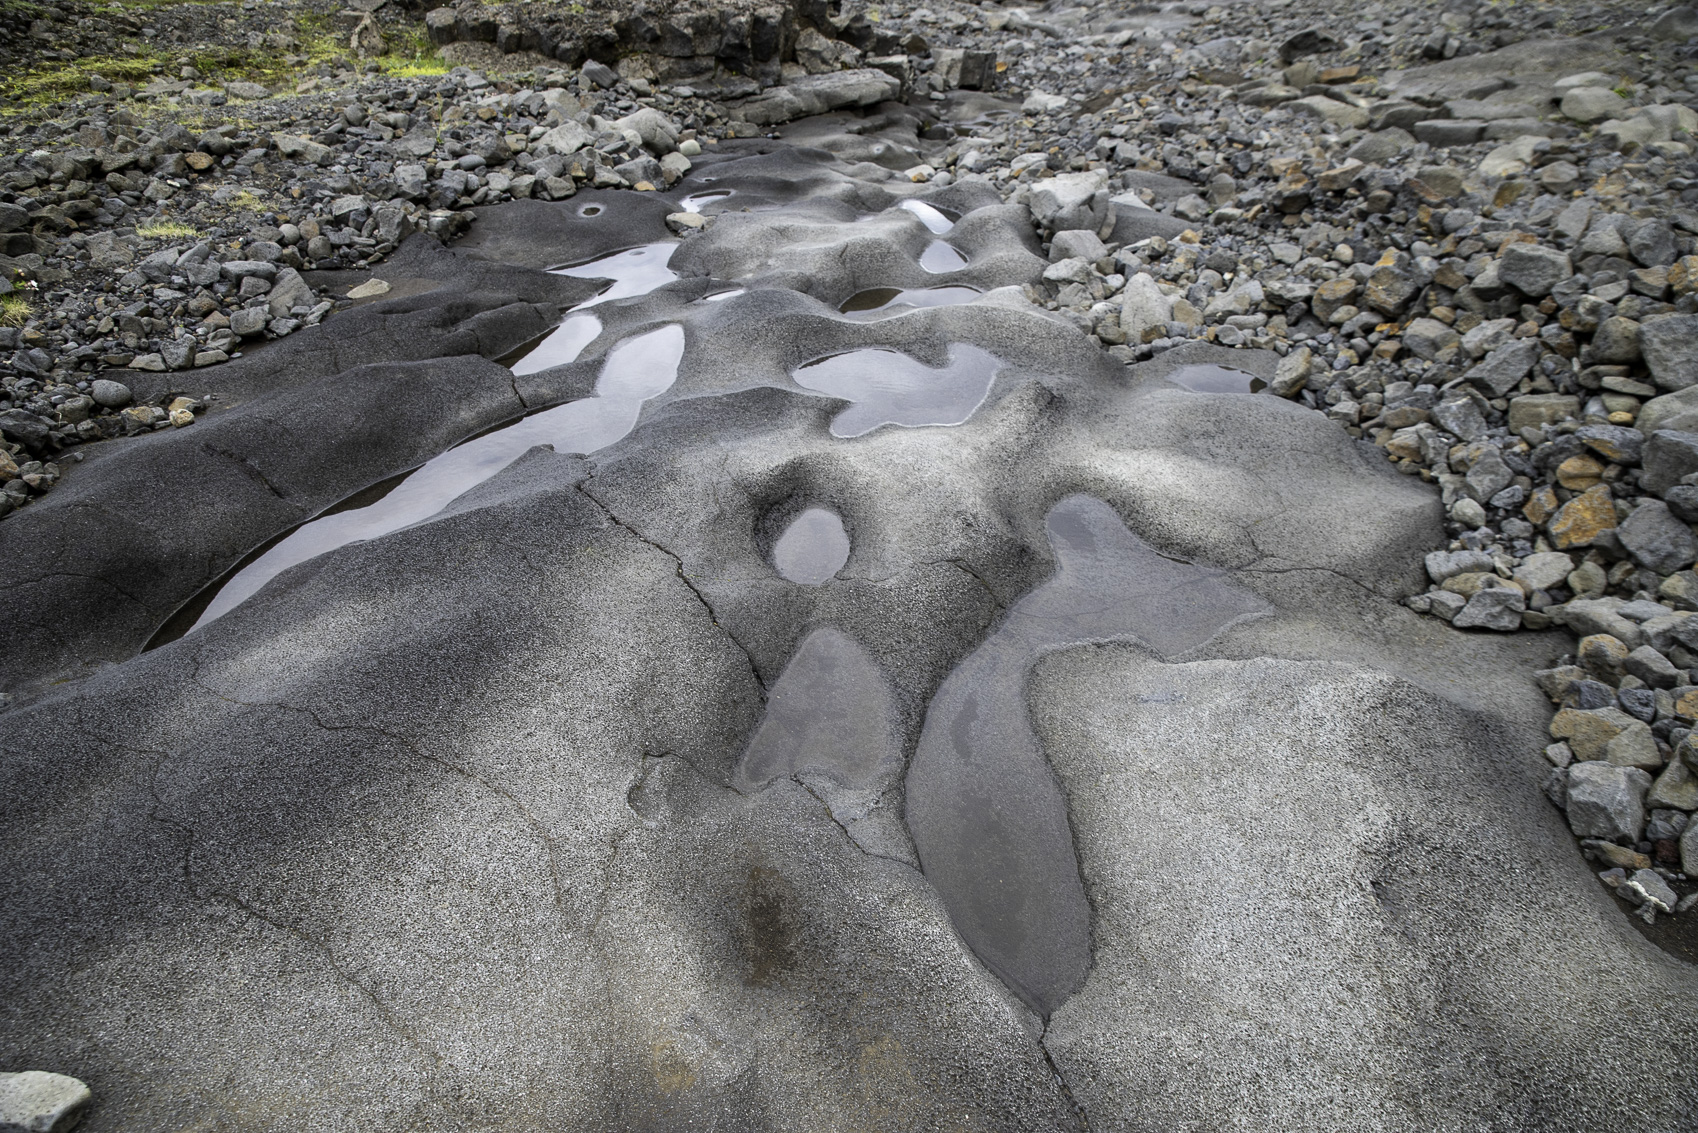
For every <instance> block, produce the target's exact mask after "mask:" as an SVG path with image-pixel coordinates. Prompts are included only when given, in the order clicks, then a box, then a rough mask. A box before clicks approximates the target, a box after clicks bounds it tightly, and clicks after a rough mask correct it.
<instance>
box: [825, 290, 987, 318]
mask: <svg viewBox="0 0 1698 1133" xmlns="http://www.w3.org/2000/svg"><path fill="white" fill-rule="evenodd" d="M979 294H980V293H979V292H978V291H977V290H976V289H974V288H971V287H919V288H914V289H913V290H908V291H904V290H902V289H901V288H897V287H870V288H868V289H867V290H865V291H857V292H855V294H853V295H851V296H850V297H849V298H847V299H845V300H844V301H843V306H841V307H839V308H838V310H839V311H841V312H842V313H843V314H845V315H848V316H850V317H851V318H855V319H876V318H880V317H883V316H885V315H895V314H902V313H903V312H902V311H900V310H897V309H896V308H906V309H907V310H917V309H919V308H921V307H950V306H954V305H955V304H957V303H971V302H972V301H973V300H975V299H977V298H978V297H979Z"/></svg>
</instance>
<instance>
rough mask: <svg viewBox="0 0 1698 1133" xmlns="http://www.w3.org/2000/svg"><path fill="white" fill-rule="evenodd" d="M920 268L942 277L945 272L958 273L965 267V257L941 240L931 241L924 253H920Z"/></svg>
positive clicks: (951, 245)
mask: <svg viewBox="0 0 1698 1133" xmlns="http://www.w3.org/2000/svg"><path fill="white" fill-rule="evenodd" d="M920 266H921V267H923V268H925V269H926V270H927V271H929V272H931V273H932V274H933V275H943V274H945V273H946V272H952V271H960V270H961V269H962V268H964V267H966V266H967V257H966V256H963V255H962V254H961V252H960V251H959V250H958V249H957V248H956V247H955V246H954V245H953V244H946V243H944V242H943V241H942V240H933V241H932V242H931V244H930V245H929V246H928V247H927V248H926V250H925V251H924V252H921V253H920Z"/></svg>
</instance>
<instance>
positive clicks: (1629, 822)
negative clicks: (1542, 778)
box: [1568, 759, 1652, 844]
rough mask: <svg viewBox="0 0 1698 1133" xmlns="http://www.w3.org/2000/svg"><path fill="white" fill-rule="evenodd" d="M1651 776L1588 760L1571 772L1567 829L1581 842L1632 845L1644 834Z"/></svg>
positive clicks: (1601, 761) (1574, 767)
mask: <svg viewBox="0 0 1698 1133" xmlns="http://www.w3.org/2000/svg"><path fill="white" fill-rule="evenodd" d="M1651 782H1652V780H1651V776H1650V775H1649V774H1647V773H1646V772H1645V771H1642V770H1640V769H1639V768H1637V767H1618V766H1616V765H1615V764H1612V763H1606V762H1605V761H1603V760H1601V759H1599V760H1588V761H1586V762H1583V763H1576V764H1574V765H1572V766H1571V767H1569V769H1568V825H1569V828H1570V829H1571V830H1573V831H1574V833H1575V835H1576V836H1577V837H1580V838H1603V839H1606V840H1607V841H1611V842H1624V843H1629V844H1631V843H1633V842H1637V841H1639V837H1640V835H1641V834H1643V833H1644V831H1645V793H1646V792H1647V791H1649V790H1650V789H1651Z"/></svg>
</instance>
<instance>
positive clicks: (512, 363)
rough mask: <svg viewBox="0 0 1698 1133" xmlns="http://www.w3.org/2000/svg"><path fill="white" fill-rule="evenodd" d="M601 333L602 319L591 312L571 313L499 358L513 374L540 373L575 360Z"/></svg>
mask: <svg viewBox="0 0 1698 1133" xmlns="http://www.w3.org/2000/svg"><path fill="white" fill-rule="evenodd" d="M600 333H601V320H600V319H598V318H596V317H595V316H594V315H573V316H571V317H570V318H568V319H567V320H566V321H565V322H563V323H561V324H560V325H559V326H557V327H555V328H554V329H553V330H551V331H549V332H548V333H547V334H545V335H543V336H542V337H541V338H539V339H536V340H535V341H533V342H531V343H529V344H527V345H525V346H521V347H520V348H519V349H518V350H515V351H514V352H513V353H511V354H509V355H508V356H507V357H506V358H503V359H501V361H502V362H503V363H505V364H506V365H507V367H508V368H509V369H511V370H512V371H513V375H514V376H515V377H521V378H522V377H524V376H525V375H526V374H536V373H541V372H542V371H543V370H552V369H553V368H554V367H556V366H564V365H566V364H567V363H568V362H576V361H577V360H578V355H580V354H582V353H583V352H584V347H586V346H588V345H589V344H590V343H592V342H594V341H595V337H596V335H598V334H600Z"/></svg>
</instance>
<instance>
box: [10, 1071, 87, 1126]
mask: <svg viewBox="0 0 1698 1133" xmlns="http://www.w3.org/2000/svg"><path fill="white" fill-rule="evenodd" d="M93 1097H94V1095H93V1094H92V1093H91V1092H90V1091H89V1088H88V1086H87V1085H86V1084H84V1083H83V1082H81V1081H78V1080H77V1079H76V1078H72V1077H70V1076H69V1075H66V1074H50V1073H48V1072H47V1071H45V1070H21V1071H17V1072H15V1073H9V1074H0V1133H66V1131H67V1130H69V1129H71V1128H72V1127H73V1126H75V1125H76V1124H77V1122H78V1121H80V1120H81V1119H82V1115H83V1111H84V1110H85V1109H86V1108H88V1103H89V1102H90V1101H91V1100H92V1099H93Z"/></svg>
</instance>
